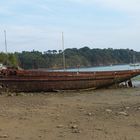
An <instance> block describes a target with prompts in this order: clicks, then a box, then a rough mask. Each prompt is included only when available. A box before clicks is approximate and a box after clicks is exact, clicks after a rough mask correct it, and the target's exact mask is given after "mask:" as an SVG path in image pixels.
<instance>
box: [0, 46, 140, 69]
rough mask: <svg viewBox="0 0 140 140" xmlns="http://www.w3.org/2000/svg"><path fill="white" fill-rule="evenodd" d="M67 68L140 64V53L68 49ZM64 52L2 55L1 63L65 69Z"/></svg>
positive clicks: (25, 52)
mask: <svg viewBox="0 0 140 140" xmlns="http://www.w3.org/2000/svg"><path fill="white" fill-rule="evenodd" d="M64 53H65V59H66V67H67V68H75V67H77V66H78V67H92V66H105V65H116V64H129V63H132V62H133V61H134V60H133V57H134V56H135V61H136V62H140V52H136V51H133V50H130V49H112V48H108V49H98V48H94V49H90V48H89V47H83V48H80V49H77V48H68V49H66V50H65V51H64ZM62 56H63V52H62V50H59V51H57V50H47V51H45V52H39V51H34V50H33V51H31V52H28V51H23V52H15V53H10V54H7V55H6V54H4V53H0V63H3V64H8V65H10V66H20V67H22V68H24V69H36V68H48V69H61V68H63V57H62Z"/></svg>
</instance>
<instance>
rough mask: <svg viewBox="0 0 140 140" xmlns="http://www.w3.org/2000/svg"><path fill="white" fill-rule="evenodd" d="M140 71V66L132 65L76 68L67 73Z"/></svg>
mask: <svg viewBox="0 0 140 140" xmlns="http://www.w3.org/2000/svg"><path fill="white" fill-rule="evenodd" d="M135 69H140V66H135V67H134V66H130V65H112V66H100V67H89V68H75V69H67V70H66V71H79V72H80V71H117V70H135Z"/></svg>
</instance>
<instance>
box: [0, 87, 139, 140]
mask: <svg viewBox="0 0 140 140" xmlns="http://www.w3.org/2000/svg"><path fill="white" fill-rule="evenodd" d="M1 139H2V140H139V139H140V88H122V89H102V90H92V91H82V92H79V91H75V92H59V93H41V94H39V93H34V94H31V93H30V94H24V93H20V94H17V95H16V94H14V95H13V94H12V95H11V94H10V96H9V95H0V140H1Z"/></svg>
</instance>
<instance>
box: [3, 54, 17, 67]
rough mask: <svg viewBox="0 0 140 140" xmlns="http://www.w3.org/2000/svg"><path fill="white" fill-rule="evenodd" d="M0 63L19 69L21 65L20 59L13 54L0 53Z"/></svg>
mask: <svg viewBox="0 0 140 140" xmlns="http://www.w3.org/2000/svg"><path fill="white" fill-rule="evenodd" d="M0 63H2V64H4V65H7V66H12V67H17V66H18V64H19V62H18V58H17V57H16V55H15V54H13V53H8V54H5V53H0Z"/></svg>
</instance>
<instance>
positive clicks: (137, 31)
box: [0, 0, 140, 52]
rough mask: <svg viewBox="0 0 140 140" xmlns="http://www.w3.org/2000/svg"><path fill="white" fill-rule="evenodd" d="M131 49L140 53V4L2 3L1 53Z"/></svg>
mask: <svg viewBox="0 0 140 140" xmlns="http://www.w3.org/2000/svg"><path fill="white" fill-rule="evenodd" d="M4 30H6V33H7V44H8V51H9V52H14V51H24V50H26V51H31V50H33V49H34V50H39V51H42V52H43V51H46V50H49V49H51V50H53V49H56V50H59V49H62V45H61V33H62V32H64V38H65V39H64V41H65V48H81V47H84V46H89V47H90V48H114V49H115V48H117V49H119V48H129V49H134V50H136V51H140V0H3V1H2V0H0V51H4Z"/></svg>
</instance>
